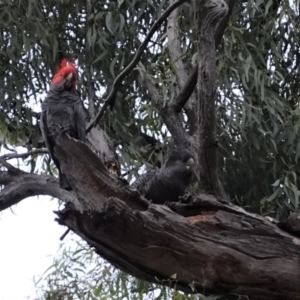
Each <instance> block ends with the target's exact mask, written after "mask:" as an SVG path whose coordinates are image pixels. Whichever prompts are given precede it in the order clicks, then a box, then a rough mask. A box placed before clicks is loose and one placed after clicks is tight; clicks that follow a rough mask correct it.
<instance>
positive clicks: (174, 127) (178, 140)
mask: <svg viewBox="0 0 300 300" xmlns="http://www.w3.org/2000/svg"><path fill="white" fill-rule="evenodd" d="M142 69H143V70H142ZM140 74H141V78H142V83H143V85H144V86H145V87H146V88H147V90H148V92H149V95H150V99H151V102H152V105H153V106H154V107H156V108H157V109H158V110H159V112H160V115H161V117H162V119H163V121H164V123H165V124H166V126H167V128H168V130H169V131H170V133H171V135H172V137H173V139H174V141H175V144H177V145H189V136H188V133H187V132H186V131H185V130H184V128H183V126H182V124H181V121H180V119H179V117H178V114H177V112H176V111H175V110H174V108H173V106H172V105H168V104H167V103H166V104H165V105H164V101H163V99H162V95H161V94H160V93H159V91H158V89H157V88H156V87H155V83H154V81H153V79H152V78H151V76H150V75H148V74H147V73H146V71H145V69H144V68H141V71H140Z"/></svg>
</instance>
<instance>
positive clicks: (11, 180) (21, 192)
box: [0, 171, 81, 211]
mask: <svg viewBox="0 0 300 300" xmlns="http://www.w3.org/2000/svg"><path fill="white" fill-rule="evenodd" d="M0 183H1V184H4V185H5V187H4V188H3V189H2V190H1V192H0V211H2V210H4V209H6V208H9V207H11V206H12V205H14V204H17V203H19V202H20V201H22V200H23V199H25V198H27V197H31V196H38V195H49V196H52V197H55V198H58V199H60V200H62V201H65V202H72V203H74V204H75V205H76V208H77V209H78V210H79V211H80V210H81V206H80V205H79V203H78V200H77V199H76V196H75V194H74V193H72V192H68V191H65V190H63V189H61V188H60V187H59V183H58V180H57V179H56V178H55V177H53V176H47V175H36V174H31V173H26V172H23V171H22V172H21V173H20V172H18V173H15V172H13V173H11V172H10V171H8V172H5V171H1V172H0Z"/></svg>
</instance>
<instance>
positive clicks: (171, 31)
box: [167, 0, 198, 134]
mask: <svg viewBox="0 0 300 300" xmlns="http://www.w3.org/2000/svg"><path fill="white" fill-rule="evenodd" d="M174 1H175V0H171V1H170V3H171V4H172V3H173V2H174ZM178 22H179V8H178V9H175V10H174V11H173V12H172V14H171V15H170V18H169V20H168V28H167V34H168V48H169V53H170V58H171V61H172V64H173V66H174V69H175V73H176V78H177V82H178V85H179V90H180V93H179V94H178V95H177V97H176V98H175V99H174V101H173V103H172V105H173V106H174V110H175V111H176V112H178V113H179V112H180V111H181V110H182V109H183V107H184V106H185V104H186V103H187V101H188V99H189V98H190V97H192V99H191V101H190V102H189V104H188V105H187V106H186V107H185V108H186V113H187V115H188V122H189V127H190V134H193V133H194V132H195V129H196V124H197V111H196V109H195V108H196V107H195V103H196V101H197V96H196V93H193V91H194V88H195V86H196V82H197V73H198V72H197V73H196V76H194V77H192V78H191V81H190V82H189V84H187V82H188V80H189V76H188V73H187V70H186V68H185V64H184V62H183V59H182V57H183V55H184V53H183V52H182V49H181V42H180V29H179V23H178Z"/></svg>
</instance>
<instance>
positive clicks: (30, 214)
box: [0, 147, 68, 300]
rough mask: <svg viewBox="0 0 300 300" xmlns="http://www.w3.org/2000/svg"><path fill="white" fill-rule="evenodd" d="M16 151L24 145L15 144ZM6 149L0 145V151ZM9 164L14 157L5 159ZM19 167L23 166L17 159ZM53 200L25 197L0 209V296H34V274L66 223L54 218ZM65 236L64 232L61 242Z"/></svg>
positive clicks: (13, 299)
mask: <svg viewBox="0 0 300 300" xmlns="http://www.w3.org/2000/svg"><path fill="white" fill-rule="evenodd" d="M17 151H18V152H19V153H21V152H26V149H24V148H21V147H18V149H17ZM6 153H10V152H9V151H7V150H5V149H3V148H2V149H1V153H0V155H3V154H6ZM9 162H10V163H11V164H12V165H14V164H15V163H16V160H10V161H9ZM19 163H20V168H21V169H23V170H24V171H26V169H27V167H26V166H25V165H24V163H22V160H19ZM54 210H58V204H57V200H56V199H54V200H51V197H47V196H39V197H30V198H26V199H24V200H23V201H21V202H20V203H18V204H16V205H14V206H12V207H11V208H8V209H6V210H4V211H2V212H0V282H1V284H0V300H23V299H30V300H32V299H36V298H35V296H36V293H35V288H34V281H33V278H34V276H37V278H38V277H39V276H41V275H43V273H44V272H45V271H46V270H47V268H48V267H50V266H51V265H52V262H53V256H55V254H56V252H57V250H58V249H59V245H60V243H61V242H60V239H59V238H60V237H61V236H62V235H63V233H64V232H65V231H66V227H64V226H60V225H58V223H57V222H55V221H54V219H55V217H56V215H55V214H54V213H53V211H54ZM67 240H68V236H67V237H66V238H65V240H64V242H66V241H67Z"/></svg>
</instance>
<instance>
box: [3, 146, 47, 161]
mask: <svg viewBox="0 0 300 300" xmlns="http://www.w3.org/2000/svg"><path fill="white" fill-rule="evenodd" d="M47 153H49V151H48V150H47V149H46V148H41V149H36V150H31V151H28V152H25V153H10V154H5V155H3V156H0V160H3V159H4V160H9V159H13V158H27V157H28V156H30V155H35V154H47Z"/></svg>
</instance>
